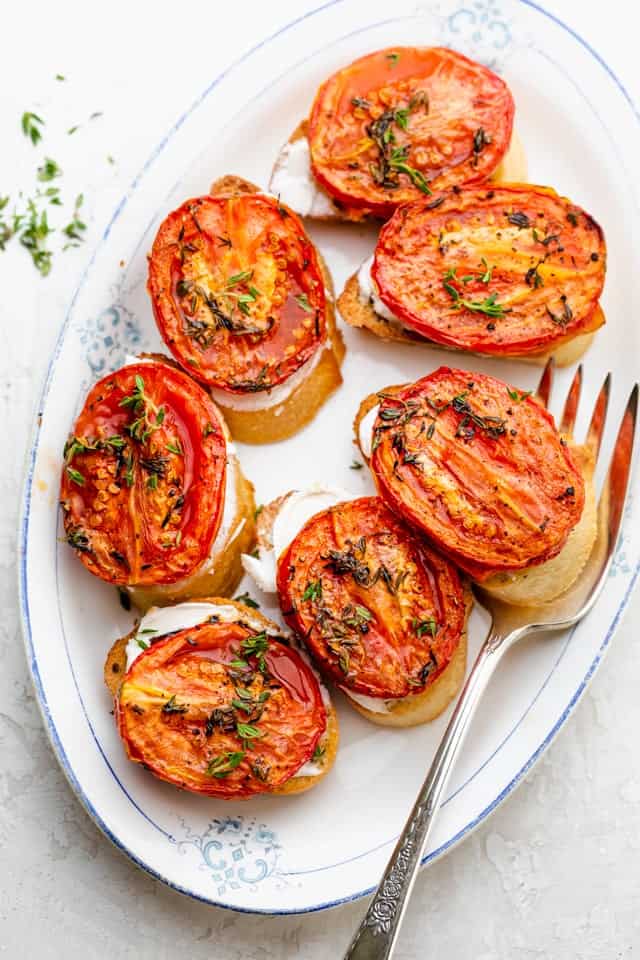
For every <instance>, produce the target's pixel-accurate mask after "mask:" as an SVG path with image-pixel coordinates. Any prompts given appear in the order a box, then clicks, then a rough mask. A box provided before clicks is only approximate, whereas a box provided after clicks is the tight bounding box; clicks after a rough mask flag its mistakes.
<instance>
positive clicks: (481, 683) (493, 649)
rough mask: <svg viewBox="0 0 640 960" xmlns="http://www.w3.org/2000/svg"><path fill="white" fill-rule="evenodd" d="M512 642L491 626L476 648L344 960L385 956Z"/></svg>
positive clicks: (377, 959) (373, 959) (510, 636)
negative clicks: (461, 753) (475, 720)
mask: <svg viewBox="0 0 640 960" xmlns="http://www.w3.org/2000/svg"><path fill="white" fill-rule="evenodd" d="M514 633H515V632H514ZM512 639H515V636H514V634H505V635H500V634H498V633H497V632H496V631H495V630H494V628H493V627H492V629H491V631H490V633H489V636H488V637H487V639H486V640H485V642H484V644H483V645H482V647H481V649H480V652H479V654H478V656H477V658H476V661H475V663H474V665H473V668H472V670H471V673H470V674H469V676H468V678H467V682H466V683H465V685H464V688H463V690H462V693H461V694H460V697H459V699H458V702H457V704H456V707H455V709H454V711H453V714H452V716H451V719H450V721H449V724H448V726H447V729H446V730H445V733H444V736H443V737H442V740H441V741H440V745H439V747H438V749H437V750H436V754H435V756H434V758H433V762H432V764H431V767H430V769H429V772H428V774H427V776H426V779H425V781H424V783H423V784H422V787H421V789H420V792H419V794H418V797H417V799H416V802H415V804H414V807H413V810H412V811H411V813H410V815H409V819H408V820H407V823H406V825H405V828H404V830H403V831H402V833H401V834H400V837H399V838H398V842H397V844H396V847H395V850H394V851H393V854H392V855H391V859H390V860H389V863H388V864H387V868H386V870H385V872H384V874H383V876H382V880H381V881H380V884H379V886H378V889H377V890H376V892H375V894H374V896H373V899H372V901H371V903H370V904H369V909H368V910H367V912H366V914H365V916H364V918H363V920H362V923H361V924H360V926H359V927H358V929H357V930H356V933H355V935H354V937H353V940H352V941H351V944H350V946H349V948H348V950H347V952H346V953H345V955H344V960H385V958H387V957H390V956H391V954H392V952H393V949H394V946H395V943H396V939H397V936H398V933H399V932H400V925H401V924H402V920H403V917H404V913H405V910H406V908H407V904H408V903H409V898H410V896H411V891H412V889H413V885H414V883H415V879H416V876H417V874H418V867H419V866H420V861H421V860H422V856H423V853H424V849H425V847H426V844H427V840H428V838H429V833H430V831H431V826H432V824H433V821H434V820H435V816H436V813H437V811H438V806H439V804H440V798H441V796H442V792H443V790H444V788H445V786H446V784H447V780H448V779H449V774H450V772H451V769H452V767H453V764H454V761H455V759H456V756H457V754H458V750H459V749H460V746H461V745H462V742H463V740H464V737H465V734H466V732H467V729H468V727H469V721H470V720H471V717H472V716H473V713H474V711H475V709H476V706H477V705H478V703H479V701H480V698H481V696H482V694H483V693H484V690H485V688H486V686H487V684H488V682H489V680H490V678H491V675H492V674H493V671H494V669H495V667H496V665H497V664H498V661H499V660H500V658H501V656H502V654H503V653H504V651H505V650H506V649H507V647H509V646H510V641H511V640H512Z"/></svg>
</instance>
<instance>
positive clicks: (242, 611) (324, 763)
mask: <svg viewBox="0 0 640 960" xmlns="http://www.w3.org/2000/svg"><path fill="white" fill-rule="evenodd" d="M198 602H200V603H214V604H215V603H221V604H224V605H225V606H226V607H228V606H232V607H235V608H236V610H237V611H238V614H239V616H240V617H242V618H243V619H244V620H245V621H247V622H248V623H250V624H251V626H252V628H254V629H256V630H277V631H278V632H279V633H282V634H286V632H287V631H286V630H281V629H280V627H279V626H278V624H276V623H274V622H273V621H272V620H269V618H268V617H265V616H264V614H262V613H260V611H259V610H253V609H249V608H248V607H245V606H244V604H242V603H239V602H238V601H237V600H229V599H227V598H226V597H199V598H198ZM136 630H137V627H134V628H133V630H131V632H130V633H128V634H127V635H126V636H124V637H120V638H119V639H118V640H116V641H115V643H114V644H113V645H112V647H111V649H110V650H109V653H108V654H107V659H106V660H105V664H104V682H105V684H106V686H107V688H108V690H109V692H110V694H111V696H112V697H113V698H114V700H115V699H116V697H117V696H118V693H119V690H120V685H121V683H122V681H123V679H124V676H125V674H126V672H127V643H128V642H129V640H130V639H131V638H132V637H133V636H135V633H136ZM326 709H327V729H326V733H325V737H324V744H323V746H324V752H323V754H322V756H321V757H320V759H319V760H317V761H314V762H315V763H317V765H318V766H319V767H322V771H321V772H320V773H317V774H312V775H311V776H308V777H292V778H291V779H289V780H287V782H286V783H284V784H283V785H282V786H281V787H277V788H276V789H275V790H273V791H270V792H271V793H277V794H294V793H304V791H305V790H310V789H311V787H315V786H316V784H317V783H319V782H320V780H322V779H323V777H325V776H326V775H327V774H328V772H329V770H330V769H331V767H332V766H333V764H334V761H335V758H336V754H337V752H338V743H339V730H338V716H337V714H336V711H335V708H334V706H333V704H328V705H327V707H326Z"/></svg>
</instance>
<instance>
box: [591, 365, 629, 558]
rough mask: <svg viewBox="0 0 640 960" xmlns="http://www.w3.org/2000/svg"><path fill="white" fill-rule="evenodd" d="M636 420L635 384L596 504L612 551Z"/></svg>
mask: <svg viewBox="0 0 640 960" xmlns="http://www.w3.org/2000/svg"><path fill="white" fill-rule="evenodd" d="M637 417H638V384H637V383H636V385H635V386H634V388H633V390H632V391H631V394H630V396H629V400H628V401H627V406H626V409H625V411H624V413H623V415H622V420H621V421H620V427H619V429H618V436H617V437H616V442H615V446H614V448H613V453H612V454H611V462H610V464H609V470H608V472H607V476H606V479H605V482H604V486H603V488H602V493H601V494H600V500H599V502H598V513H599V515H601V516H603V517H606V522H607V527H608V534H609V547H610V549H611V551H613V549H614V547H615V543H616V540H617V539H618V533H619V531H620V525H621V523H622V514H623V512H624V505H625V500H626V496H627V485H628V482H629V474H630V473H631V462H632V458H633V448H634V444H635V439H636V421H637Z"/></svg>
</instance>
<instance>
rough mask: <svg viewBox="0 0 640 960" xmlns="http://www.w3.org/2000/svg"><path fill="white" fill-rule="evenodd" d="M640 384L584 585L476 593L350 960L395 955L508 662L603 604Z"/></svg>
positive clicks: (576, 387)
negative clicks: (468, 651)
mask: <svg viewBox="0 0 640 960" xmlns="http://www.w3.org/2000/svg"><path fill="white" fill-rule="evenodd" d="M552 381H553V363H552V361H549V363H547V366H546V367H545V370H544V372H543V374H542V377H541V379H540V384H539V386H538V390H537V395H538V397H539V398H540V400H541V401H542V402H543V403H544V404H545V406H548V403H549V396H550V393H551V387H552ZM610 385H611V377H610V375H607V377H606V379H605V381H604V384H603V385H602V389H601V390H600V393H599V394H598V397H597V399H596V402H595V406H594V409H593V414H592V417H591V423H590V425H589V429H588V431H587V437H586V440H585V443H586V444H588V445H590V446H591V448H592V450H593V454H594V459H597V457H598V453H599V451H600V444H601V441H602V435H603V432H604V425H605V419H606V414H607V406H608V402H609V390H610ZM581 386H582V367H579V368H578V370H577V372H576V375H575V377H574V378H573V382H572V384H571V386H570V388H569V392H568V394H567V399H566V402H565V406H564V412H563V414H562V419H561V421H560V428H559V429H560V432H561V433H564V434H571V433H572V431H573V426H574V424H575V419H576V414H577V411H578V403H579V399H580V389H581ZM637 409H638V384H636V385H635V386H634V388H633V390H632V391H631V394H630V396H629V400H628V402H627V406H626V409H625V412H624V414H623V417H622V420H621V423H620V427H619V430H618V436H617V439H616V442H615V446H614V449H613V453H612V456H611V461H610V463H609V469H608V472H607V476H606V479H605V481H604V485H603V488H602V492H601V494H600V499H599V501H598V534H597V538H596V542H595V545H594V547H593V550H592V553H591V556H590V558H589V560H588V562H587V564H586V566H585V568H584V570H583V571H582V574H581V575H580V577H579V579H578V580H577V581H576V583H575V584H574V585H573V586H572V587H570V589H569V590H568V591H567V592H566V593H564V594H562V595H561V596H560V597H558V598H557V599H555V600H553V601H551V602H549V603H546V604H544V605H541V606H537V607H515V606H510V605H507V604H505V603H503V602H501V601H498V600H496V599H494V598H493V597H491V596H490V595H489V594H487V593H485V591H483V590H482V589H481V588H480V587H478V586H476V585H474V593H475V596H476V599H477V600H478V601H479V602H480V603H481V604H482V606H484V607H485V608H486V609H487V610H488V612H489V613H490V614H491V618H492V623H491V629H490V630H489V634H488V636H487V638H486V640H485V641H484V644H483V645H482V647H481V649H480V652H479V653H478V656H477V658H476V661H475V663H474V665H473V667H472V669H471V672H470V674H469V676H468V678H467V681H466V683H465V685H464V688H463V690H462V693H461V694H460V697H459V699H458V702H457V704H456V707H455V709H454V711H453V714H452V716H451V719H450V721H449V724H448V726H447V729H446V731H445V733H444V736H443V737H442V740H441V742H440V745H439V747H438V749H437V750H436V754H435V756H434V758H433V762H432V764H431V768H430V770H429V772H428V774H427V776H426V779H425V781H424V783H423V785H422V787H421V789H420V792H419V794H418V797H417V799H416V802H415V804H414V806H413V809H412V811H411V813H410V815H409V819H408V820H407V823H406V825H405V828H404V830H403V831H402V833H401V834H400V837H399V838H398V842H397V844H396V847H395V850H394V851H393V854H392V855H391V859H390V860H389V863H388V864H387V867H386V870H385V872H384V874H383V876H382V880H381V881H380V884H379V886H378V889H377V890H376V892H375V894H374V895H373V899H372V900H371V903H370V905H369V909H368V910H367V912H366V914H365V916H364V919H363V920H362V923H361V924H360V926H359V927H358V929H357V930H356V933H355V935H354V937H353V940H352V941H351V944H350V946H349V948H348V950H347V952H346V954H345V955H344V960H384V958H387V957H390V956H391V955H392V953H393V950H394V947H395V944H396V940H397V937H398V933H399V931H400V925H401V923H402V920H403V917H404V914H405V911H406V909H407V905H408V903H409V897H410V896H411V891H412V889H413V885H414V883H415V879H416V876H417V873H418V868H419V866H420V862H421V860H422V856H423V854H424V850H425V847H426V844H427V840H428V838H429V833H430V831H431V827H432V825H433V822H434V820H435V817H436V814H437V812H438V806H439V804H440V798H441V797H442V792H443V790H444V788H445V786H446V783H447V780H448V778H449V774H450V773H451V770H452V767H453V764H454V762H455V759H456V757H457V755H458V751H459V750H460V746H461V745H462V742H463V740H464V737H465V734H466V732H467V729H468V727H469V722H470V720H471V718H472V716H473V714H474V712H475V709H476V707H477V705H478V702H479V700H480V698H481V696H482V694H483V692H484V690H485V688H486V686H487V684H488V682H489V680H490V678H491V676H492V674H493V671H494V670H495V668H496V666H497V665H498V663H499V661H500V659H501V658H502V656H503V654H504V653H505V652H506V651H507V650H508V649H509V647H511V646H512V645H513V644H514V643H516V641H518V640H520V639H521V638H522V637H525V636H527V635H528V634H531V633H537V632H540V631H553V630H563V629H565V628H566V627H570V626H573V624H575V623H577V622H578V621H579V620H581V619H582V617H584V616H585V615H586V614H587V613H588V612H589V610H591V608H592V607H593V605H594V603H595V602H596V600H597V598H598V596H599V594H600V591H601V590H602V587H603V585H604V582H605V580H606V577H607V573H608V571H609V567H610V565H611V560H612V557H613V553H614V551H615V547H616V542H617V540H618V534H619V532H620V524H621V520H622V514H623V510H624V504H625V499H626V494H627V485H628V480H629V473H630V470H631V460H632V456H633V446H634V442H635V434H636V418H637Z"/></svg>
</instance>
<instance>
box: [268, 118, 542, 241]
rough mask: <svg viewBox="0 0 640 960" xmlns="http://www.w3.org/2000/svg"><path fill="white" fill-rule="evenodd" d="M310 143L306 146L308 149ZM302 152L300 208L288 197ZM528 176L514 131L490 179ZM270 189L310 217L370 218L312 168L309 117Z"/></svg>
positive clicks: (283, 155) (285, 150) (283, 153)
mask: <svg viewBox="0 0 640 960" xmlns="http://www.w3.org/2000/svg"><path fill="white" fill-rule="evenodd" d="M305 147H306V149H305ZM294 152H295V153H296V154H297V153H299V154H300V155H299V156H296V159H295V165H296V168H297V169H296V173H295V176H296V177H297V180H298V184H299V186H300V187H301V189H302V192H303V193H304V203H303V204H302V206H301V205H300V204H298V206H299V207H300V209H296V204H295V203H294V202H293V199H294V198H293V197H292V198H291V199H292V202H290V201H289V199H288V193H289V190H288V186H289V183H288V181H289V182H290V179H291V178H292V177H293V176H294V174H293V173H292V171H291V167H290V161H291V157H292V155H293V153H294ZM526 179H527V159H526V155H525V152H524V147H523V145H522V141H521V140H520V138H519V136H518V134H517V133H516V132H515V131H514V132H513V134H512V136H511V143H510V145H509V149H508V150H507V152H506V153H505V155H504V157H503V158H502V162H501V163H500V165H499V166H498V168H497V169H496V170H495V172H494V173H493V175H492V176H491V177H490V180H492V181H494V182H498V181H500V182H502V183H523V182H524V181H525V180H526ZM269 190H270V192H271V193H275V194H276V195H277V196H280V197H281V199H282V202H283V203H287V204H289V206H290V207H291V209H292V210H295V211H296V213H298V214H300V216H303V217H307V218H308V219H310V220H320V221H323V222H325V223H327V222H328V223H331V222H336V221H343V222H347V223H349V222H351V223H354V222H355V223H358V222H360V221H362V220H367V219H369V216H368V214H367V212H366V211H364V210H358V209H357V208H355V207H348V206H346V205H344V204H342V203H340V202H339V201H337V200H334V199H333V198H332V197H330V196H329V194H328V193H326V192H325V190H324V189H323V188H322V187H321V186H320V184H319V183H317V181H316V180H315V179H314V176H313V174H312V172H311V165H310V157H309V146H308V141H307V121H306V120H303V121H302V122H301V123H299V124H298V126H297V127H296V129H295V130H294V131H293V133H292V134H291V136H290V137H289V139H288V140H287V142H286V143H285V144H284V145H283V147H282V149H281V150H280V153H279V154H278V156H277V158H276V162H275V164H274V166H273V170H272V171H271V179H270V181H269Z"/></svg>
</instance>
